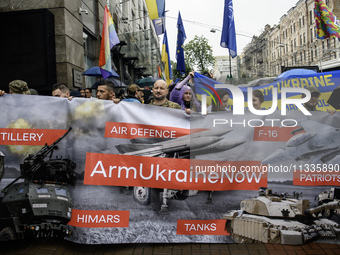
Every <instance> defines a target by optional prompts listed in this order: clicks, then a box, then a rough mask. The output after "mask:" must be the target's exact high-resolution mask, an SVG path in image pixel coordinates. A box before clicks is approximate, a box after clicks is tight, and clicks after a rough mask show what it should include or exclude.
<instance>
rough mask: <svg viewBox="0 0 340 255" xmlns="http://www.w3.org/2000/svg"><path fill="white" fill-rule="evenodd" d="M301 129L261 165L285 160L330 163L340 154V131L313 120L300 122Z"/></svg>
mask: <svg viewBox="0 0 340 255" xmlns="http://www.w3.org/2000/svg"><path fill="white" fill-rule="evenodd" d="M300 124H301V128H299V129H296V130H294V131H293V132H292V134H295V133H297V132H300V131H303V130H304V131H306V133H300V134H297V135H294V136H293V137H292V138H290V139H289V140H288V142H287V143H286V144H285V145H284V146H283V147H281V148H279V149H277V150H275V151H274V152H273V153H272V154H270V155H269V156H268V157H267V158H265V159H264V160H263V161H262V162H261V164H275V163H279V162H282V161H285V160H292V159H295V160H296V161H299V160H303V161H309V163H330V162H333V161H334V160H335V158H338V157H336V156H337V155H339V154H340V129H339V128H334V127H331V126H328V125H324V124H321V123H318V122H315V121H312V120H303V121H301V122H300Z"/></svg>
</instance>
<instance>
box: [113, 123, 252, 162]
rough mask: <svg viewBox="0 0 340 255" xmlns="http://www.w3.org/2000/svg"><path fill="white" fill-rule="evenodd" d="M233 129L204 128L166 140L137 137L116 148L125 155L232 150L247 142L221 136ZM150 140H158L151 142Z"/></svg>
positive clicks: (185, 155) (188, 154) (181, 154)
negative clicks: (230, 139) (130, 142)
mask: <svg viewBox="0 0 340 255" xmlns="http://www.w3.org/2000/svg"><path fill="white" fill-rule="evenodd" d="M231 131H232V129H216V130H204V131H200V132H197V133H193V134H190V135H185V136H181V137H178V138H174V139H170V140H166V141H159V139H153V138H137V139H132V140H131V141H132V142H133V143H132V144H120V145H117V146H116V148H117V149H118V151H119V152H120V153H121V154H124V155H135V156H147V157H176V158H189V157H191V158H193V157H195V156H197V155H202V154H208V153H214V152H219V151H225V150H230V149H232V148H234V147H236V146H239V145H241V144H243V143H244V142H245V141H223V137H221V136H223V135H225V134H227V133H229V132H231ZM148 140H149V141H148ZM150 141H156V142H155V143H150Z"/></svg>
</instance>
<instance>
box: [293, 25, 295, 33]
mask: <svg viewBox="0 0 340 255" xmlns="http://www.w3.org/2000/svg"><path fill="white" fill-rule="evenodd" d="M293 27H294V33H295V23H294V24H293Z"/></svg>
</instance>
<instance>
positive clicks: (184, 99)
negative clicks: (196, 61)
mask: <svg viewBox="0 0 340 255" xmlns="http://www.w3.org/2000/svg"><path fill="white" fill-rule="evenodd" d="M191 77H194V72H190V73H189V75H188V76H187V77H186V78H185V79H184V80H183V81H181V82H179V83H177V84H176V86H175V87H174V89H173V90H172V91H171V93H170V101H172V102H175V103H177V104H179V105H180V106H181V107H182V109H183V110H185V112H186V113H187V114H190V112H191V110H192V111H194V112H200V111H201V104H200V103H199V101H198V100H197V98H196V96H195V94H194V93H193V91H192V89H191V88H190V87H189V86H188V85H187V83H188V81H189V79H190V78H191Z"/></svg>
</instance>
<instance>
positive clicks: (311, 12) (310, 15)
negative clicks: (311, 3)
mask: <svg viewBox="0 0 340 255" xmlns="http://www.w3.org/2000/svg"><path fill="white" fill-rule="evenodd" d="M313 18H314V17H313V11H312V10H310V11H309V25H312V24H313Z"/></svg>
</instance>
